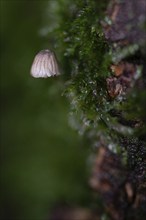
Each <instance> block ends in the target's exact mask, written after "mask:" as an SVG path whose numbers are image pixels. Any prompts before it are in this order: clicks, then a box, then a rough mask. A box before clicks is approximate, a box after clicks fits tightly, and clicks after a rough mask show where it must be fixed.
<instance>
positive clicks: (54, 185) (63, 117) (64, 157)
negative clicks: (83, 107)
mask: <svg viewBox="0 0 146 220" xmlns="http://www.w3.org/2000/svg"><path fill="white" fill-rule="evenodd" d="M50 2H51V1H34V0H32V1H14V0H11V1H10V0H5V1H4V0H1V112H2V114H1V183H2V186H1V209H2V211H1V217H0V218H1V219H4V220H13V219H15V220H43V219H44V220H46V219H48V218H47V216H49V213H50V210H51V208H52V206H53V205H54V204H56V203H58V202H59V201H65V202H67V203H69V204H74V203H75V204H80V205H83V204H84V203H85V201H86V200H87V197H88V190H87V185H86V182H87V180H86V176H87V175H86V158H87V153H88V152H87V151H88V150H87V148H85V147H84V146H83V143H82V140H81V138H80V137H79V136H78V134H77V133H76V132H75V131H73V130H72V129H71V128H70V127H69V125H68V113H69V104H68V102H67V100H66V99H65V97H63V96H61V94H62V92H63V80H62V76H59V77H58V78H48V79H34V78H32V77H31V76H30V68H31V64H32V61H33V58H34V56H35V54H36V53H37V52H38V51H39V50H42V49H46V48H50V49H54V48H55V45H54V44H53V40H49V31H51V30H52V29H53V28H54V25H55V24H56V23H55V22H56V19H57V18H56V14H55V13H54V12H55V10H56V9H55V7H57V6H56V5H55V2H56V1H54V0H52V3H51V4H50ZM64 2H65V0H64ZM50 5H51V6H50ZM53 9H54V10H53Z"/></svg>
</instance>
